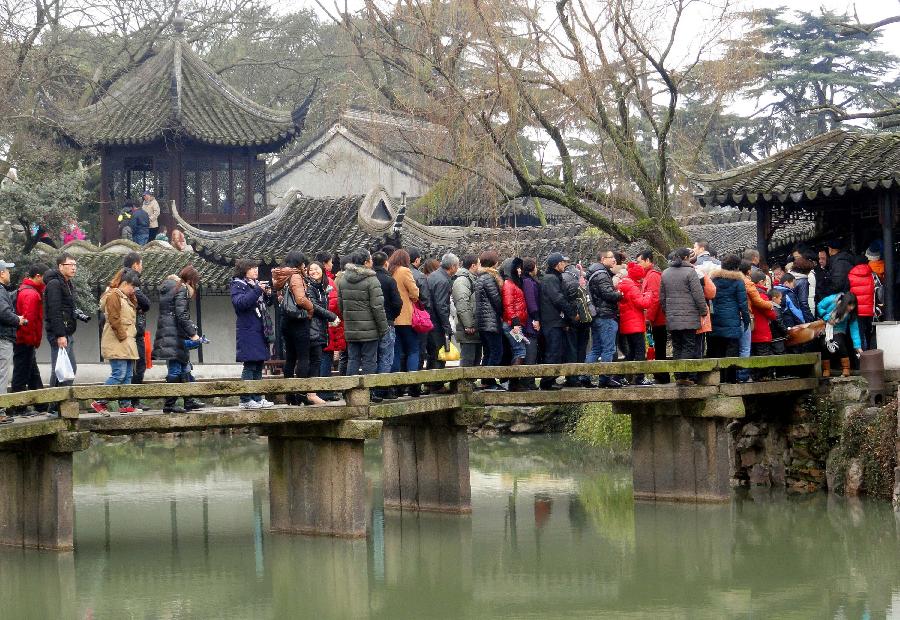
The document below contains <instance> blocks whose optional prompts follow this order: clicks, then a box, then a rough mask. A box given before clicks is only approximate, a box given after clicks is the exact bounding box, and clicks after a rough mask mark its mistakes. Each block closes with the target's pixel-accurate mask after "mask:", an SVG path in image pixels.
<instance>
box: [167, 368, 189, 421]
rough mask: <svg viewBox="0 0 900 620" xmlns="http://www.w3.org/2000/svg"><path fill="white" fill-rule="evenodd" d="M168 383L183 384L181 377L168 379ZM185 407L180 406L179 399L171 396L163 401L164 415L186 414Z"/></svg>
mask: <svg viewBox="0 0 900 620" xmlns="http://www.w3.org/2000/svg"><path fill="white" fill-rule="evenodd" d="M166 383H181V377H169V376H167V377H166ZM184 412H185V410H184V407H179V406H178V398H177V397H175V396H170V397H168V398H166V399H165V400H164V401H163V413H184Z"/></svg>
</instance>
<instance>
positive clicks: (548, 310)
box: [541, 269, 575, 329]
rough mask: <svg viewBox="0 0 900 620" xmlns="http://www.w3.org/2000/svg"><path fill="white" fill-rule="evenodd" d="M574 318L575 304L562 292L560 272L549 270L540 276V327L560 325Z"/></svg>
mask: <svg viewBox="0 0 900 620" xmlns="http://www.w3.org/2000/svg"><path fill="white" fill-rule="evenodd" d="M574 320H575V306H573V305H572V304H571V303H570V302H569V300H568V299H567V298H566V296H565V294H564V293H563V288H562V274H561V273H559V272H558V271H556V270H555V269H551V270H549V271H548V272H547V273H546V274H544V277H543V278H541V329H543V328H545V327H546V328H550V327H562V326H563V325H565V322H566V321H574Z"/></svg>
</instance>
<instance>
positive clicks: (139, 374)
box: [131, 332, 147, 384]
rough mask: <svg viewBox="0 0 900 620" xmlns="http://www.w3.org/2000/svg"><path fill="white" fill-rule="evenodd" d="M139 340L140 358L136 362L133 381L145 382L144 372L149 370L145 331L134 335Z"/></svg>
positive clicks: (132, 376)
mask: <svg viewBox="0 0 900 620" xmlns="http://www.w3.org/2000/svg"><path fill="white" fill-rule="evenodd" d="M134 339H135V341H136V342H137V350H138V358H137V360H135V362H134V372H133V374H132V375H131V383H132V384H135V383H143V382H144V373H145V372H147V349H145V348H144V332H141V333H140V334H137V335H136V336H135V337H134Z"/></svg>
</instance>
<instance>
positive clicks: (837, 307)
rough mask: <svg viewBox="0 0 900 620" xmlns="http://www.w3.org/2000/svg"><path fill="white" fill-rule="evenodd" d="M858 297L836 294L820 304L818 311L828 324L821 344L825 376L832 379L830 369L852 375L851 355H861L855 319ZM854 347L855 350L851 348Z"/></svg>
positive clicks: (843, 374)
mask: <svg viewBox="0 0 900 620" xmlns="http://www.w3.org/2000/svg"><path fill="white" fill-rule="evenodd" d="M856 304H857V300H856V295H854V294H853V293H837V294H835V295H829V296H828V297H826V298H825V299H823V300H822V301H820V302H819V305H818V306H817V307H816V312H817V314H818V315H819V317H821V318H822V319H823V320H824V321H825V337H824V341H823V344H822V376H823V377H830V376H831V366H832V364H833V363H834V362H837V363H839V364H840V366H841V376H843V377H849V376H850V354H851V353H852V352H853V351H854V350H855V351H856V353H857V354H859V353H861V352H862V339H861V338H860V334H859V322H858V321H857V318H856V307H857V305H856ZM851 347H852V348H851Z"/></svg>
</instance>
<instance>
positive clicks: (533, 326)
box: [522, 258, 541, 385]
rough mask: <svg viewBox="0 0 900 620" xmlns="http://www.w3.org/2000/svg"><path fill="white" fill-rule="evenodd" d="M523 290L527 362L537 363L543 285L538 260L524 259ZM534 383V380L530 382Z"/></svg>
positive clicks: (530, 383) (538, 357)
mask: <svg viewBox="0 0 900 620" xmlns="http://www.w3.org/2000/svg"><path fill="white" fill-rule="evenodd" d="M522 271H523V272H524V274H523V275H522V291H523V292H524V293H525V308H526V309H527V310H528V321H526V323H525V326H524V331H525V337H526V338H527V339H528V342H526V343H525V363H526V364H537V363H538V360H539V359H540V336H541V285H540V283H539V282H538V268H537V260H536V259H534V258H526V259H524V260H523V261H522ZM528 383H529V385H533V384H534V382H533V381H529V382H528Z"/></svg>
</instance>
